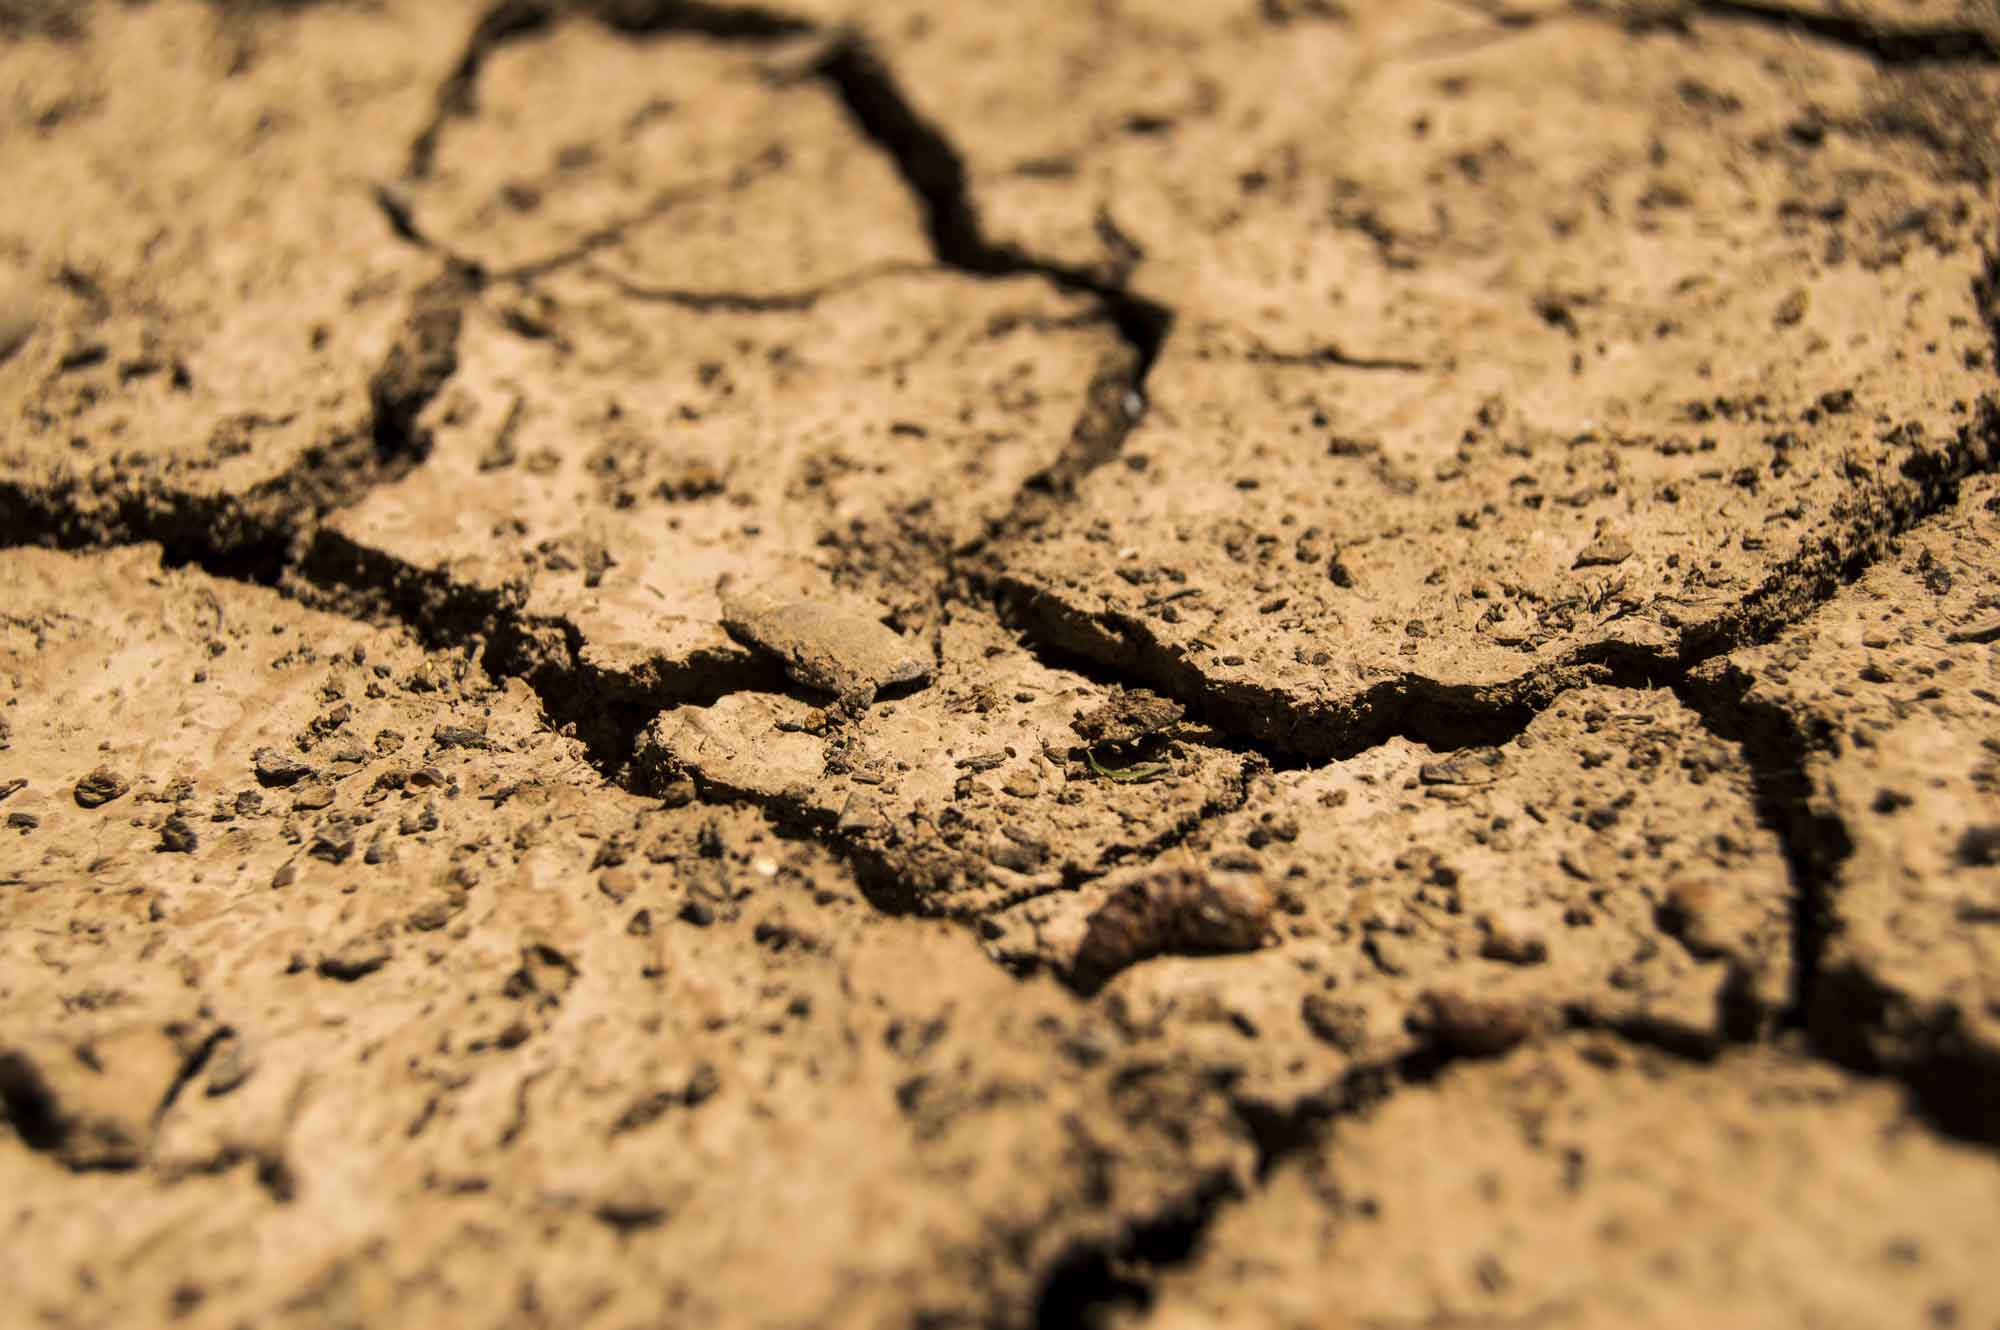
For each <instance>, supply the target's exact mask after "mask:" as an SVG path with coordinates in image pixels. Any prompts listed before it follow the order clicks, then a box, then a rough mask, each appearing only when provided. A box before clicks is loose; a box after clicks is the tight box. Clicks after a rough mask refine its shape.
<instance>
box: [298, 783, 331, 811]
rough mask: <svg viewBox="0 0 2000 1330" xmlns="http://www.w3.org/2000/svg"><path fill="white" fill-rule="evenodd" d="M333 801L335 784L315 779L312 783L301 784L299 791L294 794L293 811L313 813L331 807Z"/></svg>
mask: <svg viewBox="0 0 2000 1330" xmlns="http://www.w3.org/2000/svg"><path fill="white" fill-rule="evenodd" d="M332 803H333V786H331V785H327V784H325V783H323V782H321V781H314V782H312V783H311V784H310V785H304V786H301V787H300V788H299V792H298V793H297V794H295V795H293V796H292V811H293V812H296V813H312V812H317V811H318V810H320V809H322V808H327V807H330V806H331V805H332Z"/></svg>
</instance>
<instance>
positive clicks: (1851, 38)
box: [1694, 0, 2000, 66]
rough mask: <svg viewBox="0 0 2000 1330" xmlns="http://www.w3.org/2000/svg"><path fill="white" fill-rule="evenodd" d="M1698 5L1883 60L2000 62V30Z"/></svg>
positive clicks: (1739, 3)
mask: <svg viewBox="0 0 2000 1330" xmlns="http://www.w3.org/2000/svg"><path fill="white" fill-rule="evenodd" d="M1694 8H1695V11H1696V12H1698V13H1701V14H1704V15H1707V16H1708V17H1710V18H1719V19H1732V20H1736V21H1739V22H1745V23H1756V24H1761V25H1763V26H1766V27H1774V28H1779V29H1783V30H1786V31H1791V32H1798V33H1803V34H1805V35H1806V36H1809V37H1813V38H1815V39H1817V40H1819V41H1823V42H1826V43H1829V44H1830V45H1834V46H1839V47H1843V48H1845V49H1847V50H1850V51H1854V52H1856V53H1858V54H1861V55H1865V56H1867V57H1868V58H1869V59H1871V60H1873V61H1875V62H1876V63H1877V64H1880V65H1887V66H1908V65H1930V64H1942V63H1950V62H1960V63H1963V62H1973V63H1978V64H1989V65H1990V64H2000V35H1996V33H1995V32H1994V31H1991V30H1988V29H1985V28H1979V27H1972V26H1966V25H1953V24H1899V23H1893V22H1885V21H1883V20H1881V19H1876V18H1870V17H1866V16H1863V15H1858V14H1844V13H1827V12H1821V11H1816V10H1807V9H1794V8H1792V7H1790V6H1788V5H1776V4H1765V3H1760V2H1759V0H1694Z"/></svg>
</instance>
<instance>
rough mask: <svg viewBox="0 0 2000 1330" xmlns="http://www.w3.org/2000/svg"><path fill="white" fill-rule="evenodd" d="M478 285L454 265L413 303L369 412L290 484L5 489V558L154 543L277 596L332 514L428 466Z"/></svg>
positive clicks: (1, 505)
mask: <svg viewBox="0 0 2000 1330" xmlns="http://www.w3.org/2000/svg"><path fill="white" fill-rule="evenodd" d="M476 287H477V282H476V277H475V276H474V275H473V274H471V273H469V272H468V271H467V270H465V269H462V268H459V267H457V266H455V265H450V264H447V265H446V266H445V268H444V270H443V271H442V272H440V273H439V274H438V275H437V276H436V277H434V278H432V279H431V280H430V281H428V282H425V283H424V284H423V285H421V286H419V287H418V288H417V289H416V290H415V291H414V292H412V293H411V297H410V302H409V306H408V309H407V311H406V313H405V315H404V319H403V324H402V327H401V328H400V329H399V330H398V331H397V333H396V335H395V337H394V338H393V339H392V340H391V343H390V346H389V349H388V351H387V353H386V354H385V355H384V357H383V360H382V363H381V364H380V365H379V366H377V367H376V369H375V370H374V371H373V372H372V373H371V374H370V375H369V378H368V398H369V413H368V417H367V419H366V420H364V421H361V422H358V423H356V424H353V425H349V426H347V427H346V428H343V429H342V430H340V431H339V432H338V433H337V434H335V435H333V436H332V437H330V438H329V439H328V441H327V442H324V443H318V444H314V445H312V446H310V447H307V448H306V449H304V450H303V451H302V452H301V454H300V455H299V457H298V459H297V460H296V461H294V462H293V464H292V465H291V466H289V467H287V468H286V469H285V470H284V471H283V472H281V473H280V474H278V475H276V476H273V477H271V478H269V479H267V480H264V481H261V482H259V483H257V484H256V485H254V486H252V487H251V488H250V489H249V490H248V491H247V492H244V493H242V494H222V493H208V494H204V493H199V492H194V491H190V490H184V489H177V488H175V487H174V486H173V485H171V484H170V483H166V482H165V481H163V480H161V479H159V478H157V477H149V478H146V479H144V480H141V481H139V482H137V483H131V482H118V481H102V480H97V479H91V480H83V479H79V478H76V477H73V476H64V477H61V478H58V479H56V480H54V481H52V482H50V483H47V484H35V483H32V482H29V481H23V480H0V548H5V547H9V546H16V545H42V546H48V547H52V548H56V549H65V550H86V549H102V548H109V547H113V546H119V545H131V544H138V543H141V542H146V541H152V542H156V543H158V544H159V545H160V546H161V547H162V549H163V550H164V554H165V559H166V562H167V563H168V564H169V566H176V567H178V566H184V565H188V564H193V565H195V566H198V567H200V568H201V569H202V570H203V571H204V572H207V573H210V574H211V575H213V576H217V577H222V578H226V579H228V580H231V581H238V582H253V583H257V584H259V585H263V586H276V585H278V584H279V583H280V582H281V581H282V580H283V578H284V575H285V573H286V571H287V569H288V568H289V567H290V566H291V565H292V563H293V562H294V561H295V560H296V558H297V557H298V550H299V547H300V546H301V544H303V543H304V542H305V541H307V540H308V539H309V538H310V535H311V533H312V531H313V529H314V528H315V527H316V526H317V525H318V524H319V523H320V522H321V521H323V520H324V519H325V518H326V517H327V516H328V515H330V514H331V513H333V512H335V511H337V510H339V509H341V508H345V507H349V506H351V505H353V504H355V503H357V502H359V501H360V500H361V499H362V498H363V497H365V496H366V495H367V494H368V493H369V492H370V491H372V490H373V489H374V488H376V487H377V486H379V485H384V484H389V483H393V482H394V481H396V480H399V479H401V478H402V477H403V476H405V475H407V474H408V473H409V472H410V471H411V470H412V469H414V468H415V467H416V466H418V465H420V464H421V463H422V462H423V461H424V459H425V458H426V457H427V456H428V455H429V452H430V439H429V436H428V434H427V433H426V432H424V431H423V430H422V429H421V428H419V427H418V425H417V418H418V417H419V416H420V415H421V414H422V412H423V410H424V408H425V407H426V406H427V405H429V403H430V401H431V399H432V398H434V397H435V396H436V395H437V394H438V393H439V392H440V391H442V389H443V387H444V385H445V383H446V382H448V381H449V380H450V378H451V377H452V375H453V374H455V373H456V372H457V368H458V338H459V333H460V329H461V327H462V322H463V315H464V306H465V304H466V302H467V301H469V300H470V299H471V297H472V294H473V292H474V291H475V290H476Z"/></svg>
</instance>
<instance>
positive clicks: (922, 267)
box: [585, 259, 938, 314]
mask: <svg viewBox="0 0 2000 1330" xmlns="http://www.w3.org/2000/svg"><path fill="white" fill-rule="evenodd" d="M585 271H586V272H587V274H588V275H589V276H590V277H592V278H594V279H596V280H598V281H601V282H603V283H604V284H605V285H606V286H609V287H611V288H612V289H613V290H614V291H616V292H618V294H620V295H622V296H624V297H625V298H626V299H628V300H640V301H657V302H659V303H662V304H668V305H678V306H680V307H681V308H682V309H690V310H694V311H695V312H697V313H702V314H706V313H710V312H719V313H724V314H789V313H797V312H799V311H802V310H809V309H811V308H812V307H813V306H815V305H817V304H818V303H819V302H820V301H822V300H825V299H827V298H828V297H830V296H836V295H842V294H845V293H846V292H848V291H852V290H854V289H856V288H857V287H862V286H867V285H868V284H870V283H871V282H876V281H880V280H881V279H883V278H885V277H908V276H917V275H921V274H925V273H934V272H937V271H938V269H937V268H936V267H934V266H932V265H930V264H924V263H906V262H901V261H898V260H893V259H892V260H885V261H884V262H881V263H871V264H868V265H866V266H865V267H862V268H857V269H856V270H855V271H853V272H850V273H844V274H842V275H841V276H839V277H834V278H829V279H828V280H826V281H824V282H820V283H819V284H817V285H815V286H808V287H802V288H800V289H799V290H796V291H695V290H689V289H686V288H682V287H659V286H646V285H644V284H642V283H639V282H634V281H632V280H631V279H630V278H627V277H625V276H623V275H622V274H619V273H615V272H612V271H610V270H609V269H607V268H605V267H603V266H601V265H598V264H588V265H587V266H586V268H585Z"/></svg>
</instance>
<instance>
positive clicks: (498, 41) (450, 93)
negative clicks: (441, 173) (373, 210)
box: [403, 0, 556, 180]
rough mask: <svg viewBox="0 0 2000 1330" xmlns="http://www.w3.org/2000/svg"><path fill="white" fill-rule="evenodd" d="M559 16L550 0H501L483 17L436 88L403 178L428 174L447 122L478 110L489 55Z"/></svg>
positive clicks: (412, 147) (417, 177)
mask: <svg viewBox="0 0 2000 1330" xmlns="http://www.w3.org/2000/svg"><path fill="white" fill-rule="evenodd" d="M555 15H556V6H555V5H553V4H551V3H548V2H547V0H500V3H498V4H496V5H494V6H493V8H491V9H489V10H487V11H486V13H484V14H483V15H481V16H480V19H479V22H478V23H477V24H476V25H475V26H474V27H473V29H472V35H471V36H470V37H469V38H468V39H467V40H466V45H465V53H464V54H463V55H461V56H459V58H458V63H457V64H456V65H455V66H453V68H452V71H451V73H450V74H449V75H448V76H446V78H445V81H444V83H443V84H442V85H441V86H440V87H439V88H438V90H437V97H436V99H435V106H434V109H433V110H432V112H431V118H430V120H429V121H428V122H427V123H426V124H425V125H424V127H423V128H422V129H421V130H419V131H418V132H417V136H416V138H415V139H414V140H412V141H411V143H410V152H409V156H408V160H407V164H406V165H405V166H404V168H403V178H404V179H406V180H424V179H427V178H428V177H429V176H430V173H431V166H432V164H433V163H434V162H435V160H436V158H437V148H438V141H439V140H440V139H441V138H443V137H444V131H445V126H446V125H448V124H449V123H450V122H451V121H453V120H460V119H464V118H466V117H468V116H471V115H472V114H474V113H475V111H476V110H477V109H478V99H477V97H476V95H475V94H476V92H477V90H478V86H479V73H480V71H481V70H482V69H484V68H485V66H486V60H487V58H488V57H489V56H491V55H492V54H493V52H495V51H496V50H498V49H499V48H501V47H502V46H505V45H506V44H507V43H509V42H511V41H516V40H518V39H519V38H522V37H525V36H527V35H529V34H530V33H536V32H541V31H543V30H544V29H546V28H547V27H548V25H549V23H550V22H551V20H553V19H554V17H555Z"/></svg>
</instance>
